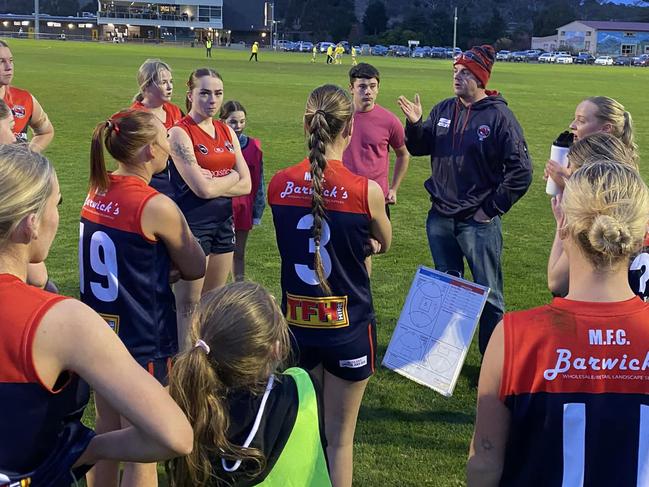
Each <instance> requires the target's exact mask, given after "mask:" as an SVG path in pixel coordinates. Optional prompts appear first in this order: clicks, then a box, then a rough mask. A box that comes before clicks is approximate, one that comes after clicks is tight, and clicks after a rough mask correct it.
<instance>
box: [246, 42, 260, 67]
mask: <svg viewBox="0 0 649 487" xmlns="http://www.w3.org/2000/svg"><path fill="white" fill-rule="evenodd" d="M258 52H259V43H258V42H257V41H255V42H254V43H253V44H252V47H251V48H250V57H249V58H248V62H250V61H252V58H253V57H254V58H255V62H258V61H259V59H257V53H258Z"/></svg>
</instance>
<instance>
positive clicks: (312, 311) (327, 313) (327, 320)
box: [286, 293, 349, 328]
mask: <svg viewBox="0 0 649 487" xmlns="http://www.w3.org/2000/svg"><path fill="white" fill-rule="evenodd" d="M286 321H288V322H289V324H291V325H295V326H303V327H305V328H343V327H346V326H349V315H348V313H347V296H327V297H325V298H313V297H308V296H297V295H294V294H291V293H286Z"/></svg>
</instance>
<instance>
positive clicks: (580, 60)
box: [573, 52, 595, 64]
mask: <svg viewBox="0 0 649 487" xmlns="http://www.w3.org/2000/svg"><path fill="white" fill-rule="evenodd" d="M573 62H574V63H575V64H593V63H594V62H595V57H594V56H592V55H591V54H590V53H589V52H580V53H579V54H577V55H576V56H575V58H574V59H573Z"/></svg>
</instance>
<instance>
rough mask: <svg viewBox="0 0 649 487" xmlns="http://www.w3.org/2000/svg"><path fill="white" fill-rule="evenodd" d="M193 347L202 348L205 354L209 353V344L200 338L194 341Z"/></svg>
mask: <svg viewBox="0 0 649 487" xmlns="http://www.w3.org/2000/svg"><path fill="white" fill-rule="evenodd" d="M194 348H202V349H203V350H204V351H205V355H209V354H210V346H209V345H208V344H207V343H205V342H204V341H203V340H201V339H200V338H199V339H198V340H196V343H194Z"/></svg>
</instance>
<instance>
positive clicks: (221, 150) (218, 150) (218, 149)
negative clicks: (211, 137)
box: [214, 147, 225, 154]
mask: <svg viewBox="0 0 649 487" xmlns="http://www.w3.org/2000/svg"><path fill="white" fill-rule="evenodd" d="M214 152H216V153H217V154H221V153H222V152H225V149H224V148H223V147H215V148H214Z"/></svg>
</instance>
